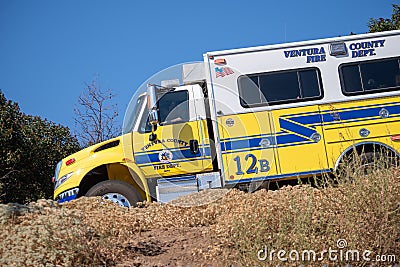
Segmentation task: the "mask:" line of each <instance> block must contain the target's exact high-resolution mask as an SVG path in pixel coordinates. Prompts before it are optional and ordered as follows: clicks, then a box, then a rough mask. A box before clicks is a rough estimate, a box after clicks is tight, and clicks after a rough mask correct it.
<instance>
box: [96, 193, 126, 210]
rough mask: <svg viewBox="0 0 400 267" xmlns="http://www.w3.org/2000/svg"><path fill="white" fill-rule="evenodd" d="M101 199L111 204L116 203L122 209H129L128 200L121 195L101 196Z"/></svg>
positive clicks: (109, 194) (108, 194)
mask: <svg viewBox="0 0 400 267" xmlns="http://www.w3.org/2000/svg"><path fill="white" fill-rule="evenodd" d="M102 198H103V199H104V200H109V201H111V202H114V203H117V204H118V205H120V206H122V207H127V208H130V207H131V204H130V203H129V200H128V199H127V198H126V197H125V196H124V195H121V194H119V193H107V194H105V195H103V196H102Z"/></svg>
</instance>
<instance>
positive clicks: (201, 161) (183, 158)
mask: <svg viewBox="0 0 400 267" xmlns="http://www.w3.org/2000/svg"><path fill="white" fill-rule="evenodd" d="M192 100H193V91H192V90H176V91H172V92H168V93H166V94H164V95H163V96H162V97H161V98H160V99H159V100H158V105H157V106H158V115H159V125H158V126H157V129H156V130H155V132H154V133H155V134H156V136H157V138H156V139H155V140H154V141H150V140H149V136H150V134H151V125H150V124H149V119H148V110H147V108H145V112H144V114H143V117H142V119H141V122H140V125H139V129H138V131H137V132H134V133H133V149H134V158H135V162H136V164H137V165H138V166H139V167H140V168H141V169H142V171H143V172H144V174H145V175H146V177H171V176H178V175H183V174H195V173H199V172H204V171H207V170H211V169H212V161H211V155H210V145H209V143H208V144H207V143H205V142H204V140H208V136H207V131H206V130H205V129H206V128H205V127H206V126H207V124H206V121H205V120H200V119H198V116H197V115H196V113H195V108H194V103H195V101H192Z"/></svg>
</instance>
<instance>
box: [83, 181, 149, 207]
mask: <svg viewBox="0 0 400 267" xmlns="http://www.w3.org/2000/svg"><path fill="white" fill-rule="evenodd" d="M85 196H87V197H94V196H101V197H102V198H103V199H106V200H110V201H112V202H115V203H117V204H118V205H120V206H123V207H134V206H136V203H137V202H139V201H142V199H141V197H140V195H139V193H138V191H137V190H136V189H135V188H134V187H133V186H132V185H130V184H128V183H125V182H122V181H118V180H107V181H103V182H100V183H98V184H96V185H95V186H93V187H92V188H90V189H89V191H88V192H87V193H86V194H85Z"/></svg>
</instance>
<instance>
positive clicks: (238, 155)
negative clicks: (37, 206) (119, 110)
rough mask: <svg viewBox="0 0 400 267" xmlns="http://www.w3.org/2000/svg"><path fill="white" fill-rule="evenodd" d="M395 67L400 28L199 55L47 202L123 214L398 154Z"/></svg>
mask: <svg viewBox="0 0 400 267" xmlns="http://www.w3.org/2000/svg"><path fill="white" fill-rule="evenodd" d="M399 65H400V31H388V32H383V33H372V34H362V35H352V36H346V37H337V38H329V39H322V40H313V41H304V42H295V43H287V44H279V45H268V46H260V47H252V48H243V49H234V50H227V51H217V52H209V53H206V54H204V60H203V61H202V62H196V63H188V64H183V65H179V66H175V67H171V68H169V69H167V70H165V71H162V72H160V73H159V74H157V75H155V76H153V77H152V78H150V79H149V80H148V81H146V82H145V83H144V84H143V85H142V86H141V87H140V88H139V89H138V90H137V91H136V93H135V95H134V97H133V98H132V100H131V102H130V104H129V106H128V109H127V112H126V116H125V120H124V127H123V134H122V135H121V136H120V137H117V138H114V139H111V140H108V141H105V142H103V143H100V144H96V145H93V146H91V147H88V148H86V149H83V150H81V151H79V152H77V153H75V154H73V155H71V156H69V157H67V158H65V159H63V160H61V161H60V162H59V163H58V164H57V167H56V171H55V178H54V180H55V189H54V198H55V199H57V200H58V201H59V202H64V201H69V200H72V199H75V198H77V197H80V196H102V197H103V198H104V199H110V200H112V201H114V202H116V203H119V204H120V205H123V206H128V207H129V206H132V205H134V204H135V203H136V202H137V201H143V200H147V201H151V200H157V201H160V202H169V201H171V200H172V199H175V198H177V197H179V196H183V195H185V194H189V193H193V192H198V191H201V190H205V189H208V188H232V187H239V188H241V189H245V190H249V191H252V190H253V189H254V188H256V187H258V186H265V184H266V183H268V182H269V181H276V180H284V179H285V180H288V179H297V178H298V177H309V176H313V175H321V174H324V173H332V172H334V171H336V170H337V169H338V168H339V167H340V166H341V163H342V162H343V161H344V160H345V159H349V158H351V157H349V155H351V154H352V153H361V152H363V153H366V155H367V157H365V162H364V163H365V164H370V163H372V162H373V161H374V159H375V158H376V156H377V155H378V156H379V155H380V153H390V154H391V155H392V156H394V157H398V156H399V152H400V67H399Z"/></svg>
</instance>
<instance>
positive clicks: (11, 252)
mask: <svg viewBox="0 0 400 267" xmlns="http://www.w3.org/2000/svg"><path fill="white" fill-rule="evenodd" d="M322 182H324V186H323V187H322V186H319V187H318V186H317V187H311V186H308V185H299V186H294V187H284V188H281V189H280V190H277V191H265V190H260V191H258V192H255V193H253V194H248V193H243V192H240V191H237V190H231V191H230V192H228V193H227V194H226V195H225V196H224V197H223V198H221V199H219V200H218V201H216V202H213V203H211V204H208V205H204V206H195V207H178V206H172V205H160V204H157V203H147V204H146V203H144V204H143V205H142V207H140V208H133V209H131V210H128V209H126V208H121V207H118V206H116V205H114V204H112V203H103V202H102V201H101V199H99V198H94V199H87V198H81V199H79V200H77V201H72V202H70V203H66V204H64V205H62V206H61V207H44V208H40V209H36V210H35V211H33V212H29V213H27V214H25V215H22V216H14V217H12V218H10V219H8V220H7V221H6V222H5V223H3V224H0V229H1V231H0V255H1V259H0V265H1V266H57V265H59V266H78V265H80V266H114V265H117V264H119V263H124V262H132V261H133V263H132V264H131V265H130V266H142V264H143V265H144V266H148V265H150V266H151V265H154V266H163V265H162V263H157V264H155V263H154V264H149V262H150V263H151V259H152V258H157V261H160V260H161V261H162V259H163V258H162V255H163V254H168V253H173V250H172V247H173V245H171V243H168V242H166V241H165V240H163V239H162V236H166V235H168V231H172V232H171V233H174V235H178V234H179V233H181V235H182V236H184V235H185V233H187V232H188V231H190V229H193V230H194V231H195V232H197V231H201V232H202V233H203V234H201V235H199V236H202V239H201V240H187V243H188V244H189V247H188V248H186V249H187V254H185V255H184V256H183V257H186V258H185V259H184V261H183V262H186V263H187V264H189V263H190V262H193V261H195V260H196V262H197V263H198V264H197V265H199V266H200V265H201V264H204V265H206V264H207V263H215V262H217V263H219V265H218V266H220V265H222V266H225V265H228V264H231V263H235V266H255V265H256V266H260V265H261V266H272V265H276V264H280V265H299V264H301V263H302V264H306V265H308V264H310V265H313V266H315V265H318V266H320V265H322V263H327V264H330V265H333V264H339V263H338V261H329V258H328V256H327V255H326V256H325V258H324V260H323V261H317V260H316V261H311V262H310V261H304V262H303V261H301V259H300V260H299V261H291V260H288V262H282V261H279V260H278V258H277V254H276V253H277V252H275V254H274V255H273V259H272V260H270V259H269V258H267V259H266V260H264V261H260V260H259V259H258V258H257V252H258V251H259V250H260V249H264V248H268V249H269V250H271V249H275V250H276V251H278V250H280V249H284V250H286V251H287V252H289V251H291V250H297V251H298V252H300V253H301V252H302V251H303V250H314V251H316V252H318V253H319V252H321V251H322V250H324V249H326V250H328V249H329V247H331V248H332V249H338V248H337V244H336V242H337V240H338V239H345V240H346V241H347V247H346V248H344V249H343V251H344V252H346V250H359V251H361V252H363V251H364V250H370V251H372V254H371V255H370V258H371V259H374V257H375V255H377V254H379V255H396V259H397V262H398V260H399V259H400V172H399V171H398V170H393V169H386V170H383V171H379V170H375V171H374V172H373V173H372V174H370V175H366V176H365V175H360V176H359V177H355V181H354V182H352V183H346V182H339V183H337V182H334V183H332V182H331V181H328V182H327V181H326V180H325V181H321V180H319V183H318V184H320V185H321V184H322ZM326 182H327V183H328V185H327V184H326ZM185 201H188V200H187V199H186V200H185ZM100 203H102V204H100ZM144 233H152V237H151V238H152V239H147V241H143V242H139V241H140V240H141V238H142V237H143V235H144ZM161 233H163V235H161ZM165 233H167V234H165ZM177 233H178V234H177ZM148 236H149V235H148ZM178 239H179V238H178ZM178 239H177V240H178ZM149 240H150V241H149ZM179 240H180V239H179ZM182 240H183V239H182ZM196 242H197V243H196ZM200 243H207V244H211V246H210V245H208V246H206V245H204V244H200ZM202 245H204V246H202ZM185 246H186V245H185ZM205 248H206V249H205ZM139 254H140V255H139ZM138 255H139V256H143V255H145V256H146V263H143V262H141V261H140V259H141V258H140V257H139V256H138ZM300 256H301V254H300ZM318 256H319V255H317V257H318ZM143 257H144V256H143ZM286 257H288V255H286ZM134 258H135V259H134ZM166 264H169V265H170V266H174V265H178V264H177V263H176V262H174V261H172V262H171V261H170V262H168V263H165V265H166ZM351 264H352V266H358V265H359V266H363V265H366V264H368V265H370V262H365V261H353V262H351ZM374 264H377V263H374ZM197 265H196V266H197ZM340 265H344V262H341V263H340ZM387 265H389V264H388V263H385V264H383V266H387ZM128 266H129V265H128ZM192 266H195V265H192Z"/></svg>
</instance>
